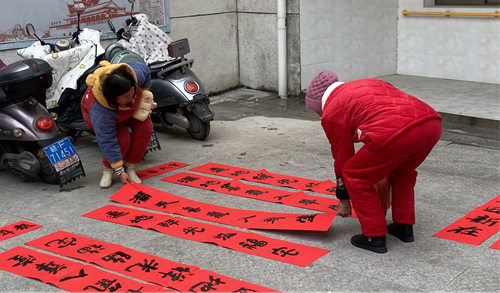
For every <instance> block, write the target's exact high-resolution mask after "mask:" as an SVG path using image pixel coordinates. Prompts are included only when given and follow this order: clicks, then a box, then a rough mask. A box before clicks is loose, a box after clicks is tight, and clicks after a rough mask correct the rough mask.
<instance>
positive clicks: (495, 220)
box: [467, 215, 500, 227]
mask: <svg viewBox="0 0 500 293" xmlns="http://www.w3.org/2000/svg"><path fill="white" fill-rule="evenodd" d="M467 219H469V220H470V222H472V223H478V224H483V225H487V224H489V225H488V226H490V227H492V226H494V225H496V224H497V223H498V221H499V220H500V219H499V218H491V217H490V216H488V215H484V216H477V217H475V218H467Z"/></svg>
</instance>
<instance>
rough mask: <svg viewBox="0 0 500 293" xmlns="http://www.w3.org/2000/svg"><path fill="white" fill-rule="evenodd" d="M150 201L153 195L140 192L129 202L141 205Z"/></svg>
mask: <svg viewBox="0 0 500 293" xmlns="http://www.w3.org/2000/svg"><path fill="white" fill-rule="evenodd" d="M150 199H151V195H149V194H147V193H144V192H142V191H139V192H138V193H137V194H135V195H134V198H131V199H129V201H132V202H133V203H137V204H140V203H141V201H143V202H147V201H148V200H150Z"/></svg>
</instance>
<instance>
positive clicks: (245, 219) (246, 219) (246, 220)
mask: <svg viewBox="0 0 500 293" xmlns="http://www.w3.org/2000/svg"><path fill="white" fill-rule="evenodd" d="M255 217H257V215H253V216H250V217H245V218H239V219H238V221H239V220H243V221H245V223H248V219H251V218H255Z"/></svg>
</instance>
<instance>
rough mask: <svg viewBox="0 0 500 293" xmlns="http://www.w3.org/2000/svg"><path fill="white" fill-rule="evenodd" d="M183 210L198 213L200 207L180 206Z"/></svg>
mask: <svg viewBox="0 0 500 293" xmlns="http://www.w3.org/2000/svg"><path fill="white" fill-rule="evenodd" d="M182 209H183V210H186V211H188V213H191V212H192V213H199V212H201V208H200V207H197V208H192V207H185V208H182Z"/></svg>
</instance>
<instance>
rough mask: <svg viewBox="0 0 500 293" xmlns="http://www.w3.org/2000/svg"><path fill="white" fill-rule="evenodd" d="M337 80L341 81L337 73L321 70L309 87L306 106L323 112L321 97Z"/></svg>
mask: <svg viewBox="0 0 500 293" xmlns="http://www.w3.org/2000/svg"><path fill="white" fill-rule="evenodd" d="M337 81H339V78H338V76H337V75H336V74H335V73H333V72H331V71H328V70H323V71H321V72H320V73H319V74H318V75H317V76H316V77H315V78H313V79H312V80H311V83H310V84H309V86H308V87H307V91H306V107H307V108H309V109H311V110H313V111H314V112H316V113H319V114H321V113H323V109H322V107H321V102H322V101H321V98H322V97H323V94H324V93H325V91H326V89H327V88H328V87H329V86H330V85H332V84H333V83H334V82H337Z"/></svg>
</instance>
